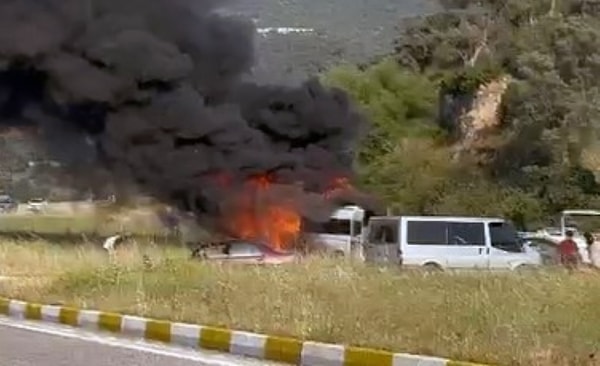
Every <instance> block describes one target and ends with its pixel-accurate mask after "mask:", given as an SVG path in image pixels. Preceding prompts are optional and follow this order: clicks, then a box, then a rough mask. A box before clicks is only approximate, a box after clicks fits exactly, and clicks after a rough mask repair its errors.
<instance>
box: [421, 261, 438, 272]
mask: <svg viewBox="0 0 600 366" xmlns="http://www.w3.org/2000/svg"><path fill="white" fill-rule="evenodd" d="M423 269H424V270H425V271H427V272H432V273H434V272H442V271H443V269H442V266H440V265H439V264H437V263H433V262H429V263H425V264H424V265H423Z"/></svg>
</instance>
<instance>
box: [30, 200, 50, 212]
mask: <svg viewBox="0 0 600 366" xmlns="http://www.w3.org/2000/svg"><path fill="white" fill-rule="evenodd" d="M47 208H48V201H47V200H46V199H45V198H32V199H30V200H29V201H27V210H29V211H31V212H35V213H42V212H44V211H46V209H47Z"/></svg>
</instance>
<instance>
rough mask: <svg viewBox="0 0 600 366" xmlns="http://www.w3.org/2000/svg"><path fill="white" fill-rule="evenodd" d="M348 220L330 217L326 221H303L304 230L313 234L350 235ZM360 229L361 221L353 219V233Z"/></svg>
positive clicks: (356, 233) (358, 231) (355, 233)
mask: <svg viewBox="0 0 600 366" xmlns="http://www.w3.org/2000/svg"><path fill="white" fill-rule="evenodd" d="M350 224H351V221H350V220H339V219H331V220H329V221H327V222H311V221H308V220H307V221H305V222H304V231H305V232H308V233H314V234H332V235H350ZM361 230H362V223H361V222H360V221H354V235H358V234H359V233H360V232H361Z"/></svg>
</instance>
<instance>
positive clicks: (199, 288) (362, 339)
mask: <svg viewBox="0 0 600 366" xmlns="http://www.w3.org/2000/svg"><path fill="white" fill-rule="evenodd" d="M142 254H145V255H147V256H148V257H150V258H151V260H152V265H150V266H148V265H144V264H143V263H142V260H141V257H142ZM187 256H188V253H187V252H185V251H183V250H180V249H173V248H170V249H161V248H160V247H155V246H147V245H133V246H131V247H128V248H122V249H120V251H119V252H118V255H117V257H116V258H115V261H114V262H112V263H111V262H110V261H109V260H108V258H107V257H106V253H104V252H102V251H100V250H98V249H95V248H91V247H85V246H83V247H79V248H78V249H73V248H62V247H57V246H51V245H46V244H44V243H29V244H27V245H19V244H17V243H4V244H0V276H1V275H5V276H10V275H16V274H20V275H23V274H27V276H26V277H25V278H19V279H17V280H13V281H2V282H0V294H2V295H4V296H10V297H16V298H21V299H26V300H29V301H37V302H44V303H48V302H62V303H64V304H69V305H74V306H83V307H89V308H101V309H104V310H112V311H118V312H124V313H129V314H138V315H142V316H150V317H156V318H168V319H173V320H179V321H187V322H194V323H200V324H207V325H214V326H223V327H229V328H235V329H243V330H249V331H255V332H264V333H270V334H279V335H285V336H293V337H298V338H302V339H310V340H317V341H323V342H334V343H344V344H352V345H359V346H367V347H375V348H383V349H388V350H392V351H396V352H410V353H418V354H428V355H436V356H442V357H448V358H452V359H458V360H463V361H477V362H482V363H491V364H500V365H596V364H598V363H597V361H596V359H595V357H593V356H592V355H594V354H595V352H596V351H597V350H599V349H600V327H598V324H600V311H598V310H599V308H600V275H598V274H595V273H578V274H574V275H568V274H566V273H563V272H560V271H548V272H536V273H522V274H517V273H504V274H490V273H477V274H475V273H462V274H456V273H455V274H452V273H439V274H424V273H419V272H400V271H394V270H381V269H377V268H372V267H369V266H364V265H360V264H352V263H342V262H337V261H333V260H328V259H314V260H307V261H306V262H305V263H303V264H300V265H291V266H285V267H284V266H282V267H280V268H272V267H262V268H258V267H248V266H222V265H214V264H212V265H211V264H201V263H197V262H191V261H189V260H188V259H187ZM40 276H41V277H40ZM596 357H600V356H596Z"/></svg>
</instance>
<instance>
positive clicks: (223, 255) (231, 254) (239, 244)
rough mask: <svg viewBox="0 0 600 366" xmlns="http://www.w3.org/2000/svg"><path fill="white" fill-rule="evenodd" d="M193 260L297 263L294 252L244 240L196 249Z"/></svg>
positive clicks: (243, 262)
mask: <svg viewBox="0 0 600 366" xmlns="http://www.w3.org/2000/svg"><path fill="white" fill-rule="evenodd" d="M192 258H195V259H200V260H205V261H216V262H224V263H240V264H287V263H294V262H297V261H298V259H299V256H298V255H297V254H296V253H295V252H292V251H285V250H279V249H275V248H273V247H271V246H269V245H268V244H264V243H261V242H255V241H250V240H243V239H231V240H226V241H222V242H220V243H216V244H212V245H210V246H207V247H200V248H196V249H194V250H193V251H192Z"/></svg>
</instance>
